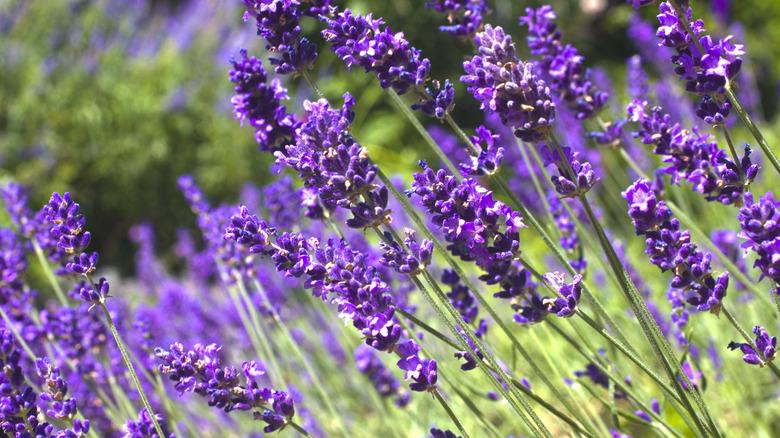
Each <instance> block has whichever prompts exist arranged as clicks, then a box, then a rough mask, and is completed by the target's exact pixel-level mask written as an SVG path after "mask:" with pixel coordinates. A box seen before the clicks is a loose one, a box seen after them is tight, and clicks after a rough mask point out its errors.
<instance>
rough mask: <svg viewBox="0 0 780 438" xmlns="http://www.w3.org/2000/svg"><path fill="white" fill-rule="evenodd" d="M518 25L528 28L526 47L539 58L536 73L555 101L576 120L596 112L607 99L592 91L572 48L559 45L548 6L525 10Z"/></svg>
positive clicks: (581, 58) (587, 77)
mask: <svg viewBox="0 0 780 438" xmlns="http://www.w3.org/2000/svg"><path fill="white" fill-rule="evenodd" d="M525 12H526V15H525V16H523V17H520V25H524V26H528V47H529V48H530V49H531V53H532V54H534V55H537V56H540V57H541V61H540V65H539V69H540V70H541V72H542V75H543V76H544V77H545V78H546V79H549V82H550V86H551V88H552V90H553V92H554V93H555V94H556V95H557V96H558V98H559V99H560V100H561V101H563V102H565V103H566V105H567V106H568V107H569V108H570V109H571V110H572V111H574V112H575V115H576V117H577V119H579V120H582V119H587V118H589V117H591V116H592V115H593V114H595V113H596V112H598V111H599V110H600V109H601V107H603V106H604V104H605V103H606V102H607V98H608V97H609V95H608V94H607V93H606V92H604V91H599V90H596V88H595V86H594V85H593V83H592V82H591V79H590V75H591V73H590V69H586V68H585V67H584V66H583V64H584V58H583V57H582V56H581V55H580V54H579V53H578V52H577V49H576V48H574V47H573V46H572V45H570V44H567V45H565V46H564V45H563V43H562V42H561V33H560V31H558V29H557V26H556V25H555V18H556V16H555V11H553V9H552V7H551V6H549V5H544V6H541V7H539V8H538V9H533V8H526V10H525Z"/></svg>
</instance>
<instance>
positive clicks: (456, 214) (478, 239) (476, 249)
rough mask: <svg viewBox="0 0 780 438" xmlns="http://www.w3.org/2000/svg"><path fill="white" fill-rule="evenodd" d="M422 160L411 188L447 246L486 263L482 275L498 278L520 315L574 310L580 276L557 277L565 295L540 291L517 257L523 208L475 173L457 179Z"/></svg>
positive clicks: (525, 320) (532, 318)
mask: <svg viewBox="0 0 780 438" xmlns="http://www.w3.org/2000/svg"><path fill="white" fill-rule="evenodd" d="M422 164H423V171H422V172H420V173H416V174H415V175H414V182H413V183H412V188H411V190H410V191H409V193H410V194H414V195H416V196H417V197H419V199H420V202H421V204H422V206H423V207H424V208H425V209H426V210H427V211H428V213H430V214H431V215H432V220H433V223H434V225H435V226H437V227H439V228H440V229H441V230H442V232H443V234H444V238H445V240H446V241H447V242H448V243H449V245H448V246H447V249H448V250H449V251H450V252H452V253H453V254H455V255H456V256H458V257H460V258H461V259H462V260H464V261H473V262H474V263H475V264H476V265H477V266H478V267H479V268H481V269H482V271H483V274H482V275H481V276H480V277H479V278H480V280H482V281H483V282H485V283H486V284H489V285H492V284H498V285H499V286H500V289H499V291H498V292H496V293H495V294H494V296H496V297H498V298H504V299H509V300H512V308H513V309H514V310H515V311H516V312H517V313H516V314H515V321H516V322H518V323H520V324H531V323H535V322H539V321H541V320H542V319H543V318H544V317H545V316H546V315H547V314H548V313H558V314H560V316H568V315H570V314H571V311H572V310H573V308H574V306H576V303H577V301H579V280H578V279H575V282H574V283H572V284H571V285H565V286H564V283H560V284H557V283H556V284H557V286H560V287H557V292H559V293H560V294H562V297H563V298H562V301H557V300H556V299H545V298H543V297H541V296H540V295H539V293H538V292H537V291H536V286H537V285H536V284H535V283H534V282H533V281H532V280H531V278H530V274H529V273H528V271H527V270H525V269H524V268H523V267H522V265H521V264H520V263H519V262H518V261H517V257H518V256H519V255H520V240H519V239H520V234H519V231H520V229H522V228H524V227H525V224H524V223H523V220H522V217H521V216H520V214H519V213H518V212H516V211H514V210H513V209H512V208H510V207H509V206H507V205H506V204H504V203H502V202H500V201H496V200H495V199H493V194H492V192H490V191H488V190H487V189H485V188H484V187H482V186H480V185H479V184H477V182H476V181H474V180H473V179H469V178H467V179H464V180H463V181H461V182H458V181H457V180H456V179H455V177H453V176H452V175H450V174H448V173H447V172H445V171H444V170H439V171H438V172H435V171H434V170H433V169H431V168H429V167H427V166H426V165H424V163H422ZM464 310H466V309H464Z"/></svg>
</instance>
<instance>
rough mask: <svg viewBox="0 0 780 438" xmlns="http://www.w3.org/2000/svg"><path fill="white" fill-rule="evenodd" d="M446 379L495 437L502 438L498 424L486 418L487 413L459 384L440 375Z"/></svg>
mask: <svg viewBox="0 0 780 438" xmlns="http://www.w3.org/2000/svg"><path fill="white" fill-rule="evenodd" d="M439 377H441V378H443V379H444V381H445V382H447V385H448V386H449V387H451V388H452V390H453V391H455V393H456V394H458V397H460V399H461V400H462V401H463V403H465V404H466V406H467V407H468V408H469V410H471V412H473V413H474V415H475V416H476V417H477V418H478V419H479V421H480V423H482V424H483V425H484V426H485V427H486V428H487V429H488V430H489V431H490V434H491V435H493V437H495V438H502V437H501V433H499V431H498V429H496V426H494V425H493V423H491V422H490V421H488V419H487V418H486V416H485V414H484V413H483V412H482V411H481V410H480V409H479V408H478V407H477V405H476V404H474V402H473V401H472V400H471V398H470V397H469V396H468V395H466V394H464V393H463V391H461V390H460V389H459V388H458V385H456V384H455V383H454V382H453V381H451V380H450V379H449V377H447V376H446V375H445V376H439Z"/></svg>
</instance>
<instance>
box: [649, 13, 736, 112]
mask: <svg viewBox="0 0 780 438" xmlns="http://www.w3.org/2000/svg"><path fill="white" fill-rule="evenodd" d="M658 10H659V14H658V23H659V26H658V31H657V32H656V36H657V37H658V38H659V39H660V45H663V46H666V47H670V48H672V49H674V50H675V51H676V54H675V55H674V56H672V62H673V63H674V65H675V73H677V75H678V76H680V78H681V79H682V80H683V81H685V88H686V90H688V91H689V92H692V93H697V94H699V95H700V96H701V100H700V102H699V107H698V109H697V115H698V116H699V117H701V118H702V119H703V120H705V122H707V123H710V124H721V123H723V121H724V120H725V118H726V116H728V114H729V110H730V108H731V104H730V103H729V102H728V101H727V100H726V98H725V86H726V83H727V82H728V81H729V80H731V79H732V78H734V77H735V76H736V75H737V73H738V72H739V70H740V67H741V66H742V58H741V56H742V55H744V54H745V52H744V50H743V46H742V45H741V44H735V43H734V42H733V41H732V40H733V37H732V36H731V35H729V36H727V37H726V38H724V39H722V40H720V41H713V39H712V37H710V36H709V35H705V34H704V33H705V32H706V30H705V29H704V22H703V21H702V20H696V21H693V19H692V15H693V11H692V10H691V8H690V7H689V8H688V9H687V10H686V11H685V17H680V16H678V15H677V11H676V10H675V9H674V7H673V6H672V4H671V3H669V2H662V3H661V4H660V5H659V7H658ZM681 20H686V22H687V23H688V25H689V27H690V29H691V31H692V32H693V34H690V33H688V32H687V31H686V29H685V24H684V23H683V22H682V21H681ZM707 95H709V96H707Z"/></svg>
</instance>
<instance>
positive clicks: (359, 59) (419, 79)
mask: <svg viewBox="0 0 780 438" xmlns="http://www.w3.org/2000/svg"><path fill="white" fill-rule="evenodd" d="M323 20H324V21H325V23H326V24H327V26H328V28H327V29H325V30H323V31H322V36H323V38H325V41H327V42H328V44H330V47H331V50H333V53H335V54H336V56H338V57H339V58H340V59H341V60H342V61H343V62H344V64H345V65H346V66H347V68H348V69H351V68H352V67H353V66H355V65H357V66H360V67H363V69H364V70H365V71H366V73H374V74H376V76H377V78H379V84H380V85H381V86H382V88H390V87H392V88H393V90H395V91H396V92H398V94H403V93H406V92H407V91H408V90H409V89H410V88H415V87H419V86H421V85H423V84H424V83H425V82H426V81H427V80H428V75H429V73H430V68H431V62H430V61H429V60H428V59H427V58H423V57H422V54H421V53H420V51H419V50H418V49H416V48H414V47H412V45H411V44H410V43H409V41H407V40H406V38H404V34H403V33H402V32H399V33H395V34H394V33H393V32H392V31H391V30H390V28H389V27H388V26H385V22H384V20H382V19H381V18H377V19H375V18H374V17H373V16H372V15H371V14H368V15H366V16H361V15H354V14H353V13H352V11H350V10H349V9H345V10H344V11H342V12H339V13H338V14H336V15H335V16H334V17H333V18H323Z"/></svg>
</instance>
